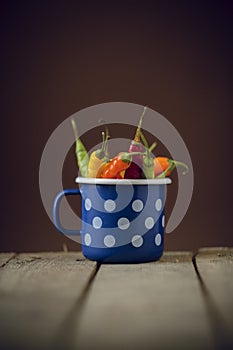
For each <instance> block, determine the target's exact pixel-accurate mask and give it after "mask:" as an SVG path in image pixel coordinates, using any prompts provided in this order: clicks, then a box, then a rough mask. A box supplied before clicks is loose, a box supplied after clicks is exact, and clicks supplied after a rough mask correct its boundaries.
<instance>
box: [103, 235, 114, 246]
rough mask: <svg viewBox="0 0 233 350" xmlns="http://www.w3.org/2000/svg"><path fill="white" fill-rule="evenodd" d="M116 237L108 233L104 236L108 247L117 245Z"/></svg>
mask: <svg viewBox="0 0 233 350" xmlns="http://www.w3.org/2000/svg"><path fill="white" fill-rule="evenodd" d="M115 242H116V240H115V237H114V236H112V235H107V236H105V237H104V244H105V246H106V247H108V248H111V247H113V246H114V245H115Z"/></svg>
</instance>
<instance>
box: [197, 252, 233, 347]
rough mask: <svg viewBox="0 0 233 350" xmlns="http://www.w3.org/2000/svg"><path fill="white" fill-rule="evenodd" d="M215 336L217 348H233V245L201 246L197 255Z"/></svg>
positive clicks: (203, 291) (199, 277)
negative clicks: (232, 246)
mask: <svg viewBox="0 0 233 350" xmlns="http://www.w3.org/2000/svg"><path fill="white" fill-rule="evenodd" d="M193 265H194V268H195V271H196V273H197V276H198V279H199V282H200V286H201V289H202V293H203V298H204V300H205V306H206V309H207V313H208V315H209V322H210V324H211V327H212V332H213V335H214V340H215V349H219V350H220V349H221V350H222V349H232V348H233V336H232V332H233V282H232V277H233V248H228V247H220V248H218V247H211V248H201V249H199V251H198V252H197V253H196V254H195V255H194V257H193Z"/></svg>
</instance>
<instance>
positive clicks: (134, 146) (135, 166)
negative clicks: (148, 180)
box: [124, 107, 147, 179]
mask: <svg viewBox="0 0 233 350" xmlns="http://www.w3.org/2000/svg"><path fill="white" fill-rule="evenodd" d="M146 109H147V107H144V109H143V112H142V115H141V117H140V120H139V124H138V127H137V131H136V134H135V137H134V139H133V141H132V142H131V145H130V147H129V153H134V152H140V153H142V152H143V151H144V150H145V147H144V146H143V145H142V143H141V125H142V120H143V117H144V115H145V112H146ZM142 168H143V155H142V154H137V155H134V156H133V157H132V163H131V164H130V166H129V167H128V169H127V170H126V171H125V176H124V178H125V179H141V178H142Z"/></svg>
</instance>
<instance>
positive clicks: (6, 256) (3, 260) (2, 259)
mask: <svg viewBox="0 0 233 350" xmlns="http://www.w3.org/2000/svg"><path fill="white" fill-rule="evenodd" d="M15 255H16V254H15V253H0V268H1V267H4V266H5V265H6V264H7V262H8V261H10V260H11V259H12V258H13V257H14V256H15Z"/></svg>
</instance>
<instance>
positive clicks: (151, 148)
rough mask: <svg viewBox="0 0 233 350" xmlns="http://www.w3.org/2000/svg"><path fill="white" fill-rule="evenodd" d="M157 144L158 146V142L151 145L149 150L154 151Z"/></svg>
mask: <svg viewBox="0 0 233 350" xmlns="http://www.w3.org/2000/svg"><path fill="white" fill-rule="evenodd" d="M156 146H157V142H154V143H152V145H151V146H150V147H149V151H150V152H152V151H153V149H154V148H155V147H156Z"/></svg>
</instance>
